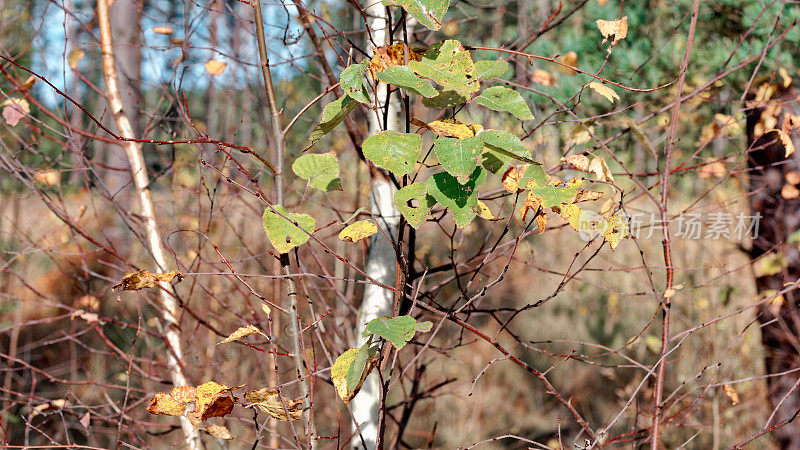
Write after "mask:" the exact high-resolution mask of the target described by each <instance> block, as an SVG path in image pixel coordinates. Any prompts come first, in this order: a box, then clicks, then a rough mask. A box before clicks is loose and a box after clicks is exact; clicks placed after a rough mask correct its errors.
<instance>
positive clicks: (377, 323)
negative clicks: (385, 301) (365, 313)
mask: <svg viewBox="0 0 800 450" xmlns="http://www.w3.org/2000/svg"><path fill="white" fill-rule="evenodd" d="M417 327H418V324H417V321H416V319H414V318H413V317H411V316H397V317H388V316H383V317H378V318H377V319H373V320H371V321H370V322H369V323H368V324H367V326H366V328H365V331H364V332H363V333H361V334H362V335H363V336H369V335H370V334H372V335H375V336H380V337H382V338H384V339H386V340H387V341H389V342H390V343H391V344H392V345H393V346H394V347H395V348H396V349H398V350H400V349H402V348H403V347H405V346H406V344H408V342H409V341H410V340H411V339H412V338H413V337H414V334H416V332H417ZM425 328H427V329H428V330H429V329H430V327H429V326H426V325H423V326H422V329H425Z"/></svg>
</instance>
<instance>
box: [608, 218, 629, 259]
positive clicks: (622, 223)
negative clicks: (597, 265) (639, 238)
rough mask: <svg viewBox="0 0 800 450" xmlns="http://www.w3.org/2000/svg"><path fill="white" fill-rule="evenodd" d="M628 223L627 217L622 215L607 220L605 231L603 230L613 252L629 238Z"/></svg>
mask: <svg viewBox="0 0 800 450" xmlns="http://www.w3.org/2000/svg"><path fill="white" fill-rule="evenodd" d="M628 235H629V230H628V223H627V221H626V220H625V217H623V216H621V215H617V216H611V217H609V218H608V219H607V220H606V224H605V230H603V237H604V238H606V241H608V245H609V246H610V247H611V251H612V252H613V251H614V249H616V248H617V245H619V243H620V242H622V240H623V239H625V238H626V237H628Z"/></svg>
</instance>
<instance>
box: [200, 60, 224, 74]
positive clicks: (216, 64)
mask: <svg viewBox="0 0 800 450" xmlns="http://www.w3.org/2000/svg"><path fill="white" fill-rule="evenodd" d="M225 67H227V64H226V63H224V62H222V61H217V60H216V59H209V60H208V62H206V63H205V68H206V71H207V72H208V73H210V74H211V75H222V73H223V72H225Z"/></svg>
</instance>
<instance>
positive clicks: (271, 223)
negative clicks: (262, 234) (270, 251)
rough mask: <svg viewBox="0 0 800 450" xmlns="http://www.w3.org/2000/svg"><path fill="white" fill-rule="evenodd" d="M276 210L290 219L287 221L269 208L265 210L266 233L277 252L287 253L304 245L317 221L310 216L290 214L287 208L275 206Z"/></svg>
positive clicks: (263, 218)
mask: <svg viewBox="0 0 800 450" xmlns="http://www.w3.org/2000/svg"><path fill="white" fill-rule="evenodd" d="M274 208H275V211H277V212H278V213H280V214H282V215H283V216H285V217H288V218H289V220H286V219H284V218H283V217H281V216H280V215H278V214H276V213H274V212H272V211H271V210H270V209H269V208H267V209H266V210H264V216H263V217H262V220H263V222H264V231H266V232H267V238H269V241H270V242H271V243H272V246H273V247H275V250H277V251H278V252H279V253H286V252H288V251H289V250H291V249H293V248H295V247H297V246H298V245H302V244H304V243H305V242H306V241H307V240H308V238H309V237H310V234H311V233H313V232H314V226H315V225H316V224H317V221H316V220H314V218H313V217H311V216H309V215H308V214H297V213H291V214H290V213H289V212H288V211H286V208H284V207H283V206H280V205H275V206H274ZM295 223H296V224H297V225H295Z"/></svg>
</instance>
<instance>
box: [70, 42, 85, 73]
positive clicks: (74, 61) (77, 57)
mask: <svg viewBox="0 0 800 450" xmlns="http://www.w3.org/2000/svg"><path fill="white" fill-rule="evenodd" d="M83 55H85V53H84V52H83V50H81V49H79V48H78V47H75V48H73V49H72V50H70V51H69V55H67V64H69V68H70V69H72V70H75V69H77V68H78V63H79V62H81V59H83Z"/></svg>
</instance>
